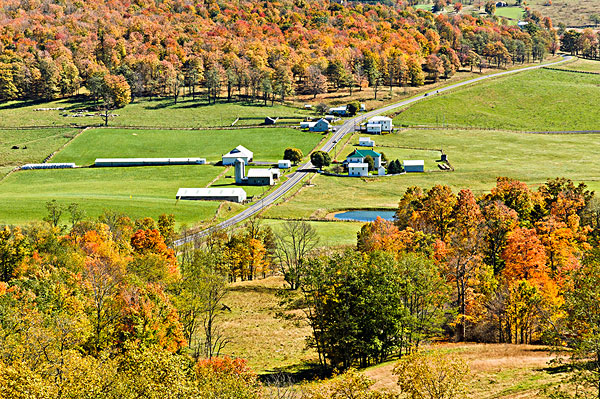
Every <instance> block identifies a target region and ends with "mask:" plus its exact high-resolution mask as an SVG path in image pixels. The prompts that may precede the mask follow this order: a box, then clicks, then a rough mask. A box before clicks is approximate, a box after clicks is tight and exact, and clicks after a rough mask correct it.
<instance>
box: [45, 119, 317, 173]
mask: <svg viewBox="0 0 600 399" xmlns="http://www.w3.org/2000/svg"><path fill="white" fill-rule="evenodd" d="M321 138H322V136H321V134H320V133H311V132H303V131H300V130H297V129H290V128H264V129H263V128H254V129H237V130H130V129H90V130H87V131H86V132H84V133H83V134H81V135H80V136H79V137H78V138H77V139H75V140H73V142H72V143H70V144H69V145H68V146H67V147H66V148H65V149H64V150H63V151H61V152H60V153H59V154H57V155H56V157H54V159H53V161H54V162H75V163H77V164H78V165H89V164H92V163H93V162H94V160H95V159H96V158H128V157H133V158H137V157H201V158H206V159H207V160H208V161H209V162H217V161H220V160H221V155H223V154H226V153H228V152H229V151H230V150H232V149H233V148H235V147H236V146H238V145H240V144H241V145H243V146H244V147H246V148H248V149H249V150H250V151H252V152H254V160H256V161H272V162H276V161H277V160H279V159H281V158H282V157H283V151H284V150H285V149H286V148H287V147H297V148H300V149H301V150H302V152H303V153H304V154H308V153H309V152H310V151H311V150H312V149H313V148H314V147H315V146H316V145H317V144H318V143H319V141H321Z"/></svg>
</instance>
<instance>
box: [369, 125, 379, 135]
mask: <svg viewBox="0 0 600 399" xmlns="http://www.w3.org/2000/svg"><path fill="white" fill-rule="evenodd" d="M367 133H373V134H381V125H380V124H377V123H367Z"/></svg>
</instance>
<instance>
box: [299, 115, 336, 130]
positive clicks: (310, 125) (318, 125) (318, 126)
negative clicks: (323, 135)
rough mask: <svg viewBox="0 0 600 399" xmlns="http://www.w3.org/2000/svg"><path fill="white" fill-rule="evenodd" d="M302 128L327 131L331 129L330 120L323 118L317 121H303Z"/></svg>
mask: <svg viewBox="0 0 600 399" xmlns="http://www.w3.org/2000/svg"><path fill="white" fill-rule="evenodd" d="M300 128H301V129H308V130H309V131H311V132H327V131H328V130H329V122H328V121H327V120H326V119H324V118H321V119H319V120H318V121H316V122H301V123H300Z"/></svg>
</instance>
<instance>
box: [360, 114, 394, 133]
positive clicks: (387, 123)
mask: <svg viewBox="0 0 600 399" xmlns="http://www.w3.org/2000/svg"><path fill="white" fill-rule="evenodd" d="M369 125H380V126H381V131H382V132H391V131H392V129H393V128H394V125H393V123H392V118H390V117H389V116H374V117H372V118H371V119H369V120H368V122H367V131H368V129H369Z"/></svg>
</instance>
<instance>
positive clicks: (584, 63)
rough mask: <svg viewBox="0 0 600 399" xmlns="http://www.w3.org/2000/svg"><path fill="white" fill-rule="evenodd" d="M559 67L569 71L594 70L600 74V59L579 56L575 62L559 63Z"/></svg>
mask: <svg viewBox="0 0 600 399" xmlns="http://www.w3.org/2000/svg"><path fill="white" fill-rule="evenodd" d="M557 68H559V69H565V70H567V71H581V72H594V73H599V74H600V61H597V60H586V59H583V58H578V59H576V60H575V61H573V62H568V63H565V64H562V65H559V66H558V67H557Z"/></svg>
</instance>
